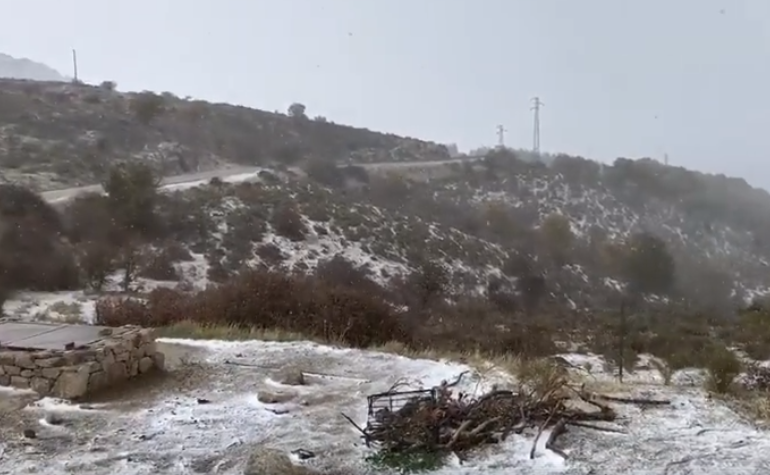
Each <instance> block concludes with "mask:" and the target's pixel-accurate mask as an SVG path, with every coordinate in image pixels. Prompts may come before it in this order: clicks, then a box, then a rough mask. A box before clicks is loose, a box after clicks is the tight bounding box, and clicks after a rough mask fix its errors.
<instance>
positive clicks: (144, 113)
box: [129, 91, 166, 125]
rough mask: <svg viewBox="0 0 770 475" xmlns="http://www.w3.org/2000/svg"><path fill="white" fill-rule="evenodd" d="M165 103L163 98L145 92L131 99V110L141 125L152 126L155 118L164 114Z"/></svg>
mask: <svg viewBox="0 0 770 475" xmlns="http://www.w3.org/2000/svg"><path fill="white" fill-rule="evenodd" d="M165 103H166V101H165V99H164V98H163V96H159V95H157V94H155V93H154V92H151V91H144V92H141V93H139V94H137V95H135V96H134V97H133V98H131V102H129V109H130V110H131V113H132V114H134V117H136V120H138V121H139V122H140V123H141V124H143V125H150V123H151V122H152V121H153V120H154V119H155V118H157V117H158V116H160V115H161V114H162V113H163V112H164V110H165Z"/></svg>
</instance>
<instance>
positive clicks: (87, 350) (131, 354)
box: [0, 326, 164, 399]
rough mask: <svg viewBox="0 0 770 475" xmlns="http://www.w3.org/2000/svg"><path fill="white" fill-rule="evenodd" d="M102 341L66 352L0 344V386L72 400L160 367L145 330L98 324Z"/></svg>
mask: <svg viewBox="0 0 770 475" xmlns="http://www.w3.org/2000/svg"><path fill="white" fill-rule="evenodd" d="M100 334H101V335H103V336H104V338H103V339H102V340H99V341H97V342H95V343H92V344H89V345H87V346H85V347H80V348H74V349H67V350H45V351H22V350H8V349H2V348H0V385H3V386H14V387H17V388H29V389H32V390H34V391H36V392H37V393H39V394H40V395H43V396H54V397H60V398H65V399H77V398H80V397H82V396H85V395H86V394H89V393H92V392H94V391H97V390H100V389H104V388H105V387H107V386H110V385H112V384H116V383H119V382H122V381H125V380H127V379H130V378H133V377H135V376H138V375H140V374H143V373H147V372H150V371H152V370H154V369H163V365H164V356H163V353H160V352H158V351H157V350H156V347H155V335H154V333H153V331H152V330H151V329H147V328H140V327H135V326H125V327H119V328H104V329H103V330H102V331H101V332H100Z"/></svg>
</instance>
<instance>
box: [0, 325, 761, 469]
mask: <svg viewBox="0 0 770 475" xmlns="http://www.w3.org/2000/svg"><path fill="white" fill-rule="evenodd" d="M163 343H164V344H166V345H169V344H173V345H180V344H181V345H189V346H192V347H195V348H196V349H195V351H196V352H199V354H198V356H196V357H195V362H197V363H196V364H200V373H201V374H200V378H198V379H196V380H195V381H194V384H193V383H191V384H188V385H183V386H182V387H178V388H174V390H173V391H166V392H162V391H161V392H160V393H158V394H153V393H152V391H150V390H147V391H143V392H141V393H140V394H138V395H131V394H129V395H127V396H126V397H125V400H123V401H120V402H116V403H109V404H101V405H98V404H97V405H94V406H92V407H91V408H89V409H86V410H80V411H72V410H69V411H62V410H61V409H58V408H57V406H56V404H57V403H56V402H55V401H51V400H48V399H46V400H43V401H39V402H38V403H37V404H36V405H35V406H33V407H30V408H28V409H27V412H28V413H30V414H31V416H34V417H31V419H32V420H34V421H41V420H45V415H46V414H50V413H51V412H60V413H61V416H62V418H63V419H64V421H65V423H64V424H62V425H60V426H51V425H48V424H40V423H38V427H36V428H35V429H36V430H37V431H38V435H39V438H38V439H36V440H34V441H24V440H22V439H21V436H20V435H18V434H15V433H14V435H11V434H10V432H11V430H10V429H9V430H8V431H4V432H3V434H4V435H0V440H2V447H0V453H2V454H3V455H2V457H1V458H0V473H9V474H10V473H13V474H14V475H24V474H33V473H35V474H40V473H44V474H45V475H64V474H71V473H78V474H80V475H86V474H88V475H108V474H109V475H149V474H178V475H181V474H191V473H211V474H214V473H216V474H224V475H236V474H240V473H242V471H243V464H244V463H245V460H246V459H247V458H248V455H249V453H250V452H251V451H252V450H253V449H254V448H255V447H257V446H269V447H272V448H277V449H281V450H285V451H287V452H290V451H292V450H296V449H300V448H302V449H307V450H311V451H313V452H315V453H316V454H317V457H315V458H313V459H310V460H308V461H306V462H301V463H307V464H308V465H311V466H313V467H315V468H318V469H329V468H340V467H343V468H348V469H350V470H351V471H350V473H354V474H364V473H371V472H370V471H369V470H370V469H371V467H369V466H368V465H367V464H366V462H365V461H364V458H365V456H366V454H367V453H368V452H367V450H368V449H366V448H365V447H364V446H363V444H362V443H361V440H360V437H359V434H358V433H357V432H356V431H355V429H354V428H353V427H352V426H351V425H350V424H348V423H347V422H346V421H345V420H344V419H343V418H342V417H341V416H340V412H344V413H346V414H348V415H349V416H351V417H352V418H353V420H355V421H356V422H357V423H359V424H364V422H365V420H366V410H367V407H366V396H367V395H368V394H371V393H376V392H381V391H384V390H387V389H388V388H389V387H391V385H392V384H393V383H394V382H396V380H399V379H402V378H408V380H409V381H411V383H412V386H414V387H419V386H423V387H428V386H432V385H436V384H438V383H440V382H441V381H442V380H453V379H454V378H455V377H456V376H457V375H458V374H460V373H461V372H462V371H472V370H471V368H469V367H467V366H464V365H460V364H453V363H446V362H436V361H429V360H414V359H408V358H404V357H399V356H395V355H391V354H386V353H378V352H366V351H360V350H348V349H337V348H332V347H328V346H321V345H317V344H313V343H307V342H294V343H276V342H261V341H249V342H215V341H186V340H185V341H183V340H163ZM191 358H192V357H191ZM287 367H293V368H297V369H301V370H302V371H304V372H305V373H306V376H307V383H308V384H307V385H305V386H284V385H282V384H280V383H279V382H278V381H279V378H278V376H277V374H276V371H278V370H281V369H285V368H287ZM510 380H511V378H509V377H507V376H505V375H501V374H496V375H492V374H490V373H489V372H488V373H487V374H486V375H484V376H482V375H479V374H478V373H477V372H473V371H472V373H471V374H470V375H469V376H468V377H466V378H464V379H463V383H462V385H461V386H462V387H461V388H460V389H462V390H463V391H468V392H470V393H473V392H476V393H480V392H485V391H487V390H488V389H489V388H490V386H491V385H492V384H494V383H498V384H506V383H509V382H510ZM641 380H646V379H645V378H641ZM628 388H629V390H630V391H632V392H633V393H635V394H636V395H640V396H646V397H662V398H669V399H671V400H672V401H673V404H672V405H671V406H670V407H664V408H648V409H644V410H642V409H640V408H638V407H636V406H629V405H618V406H617V407H616V409H617V410H618V412H619V414H620V415H621V416H622V417H621V420H619V421H617V422H616V423H614V424H613V427H616V428H621V429H623V431H624V433H622V434H617V433H608V432H598V431H594V430H590V429H582V428H571V429H570V431H569V432H568V433H567V434H565V435H564V436H562V438H560V442H559V444H560V446H561V447H564V448H565V449H566V452H567V453H568V454H569V459H568V460H566V461H565V460H562V459H561V457H559V456H558V455H556V454H554V453H552V452H550V451H548V450H546V449H545V448H544V447H542V445H543V443H544V442H541V443H540V445H541V446H540V447H538V450H537V451H536V452H537V456H536V457H535V459H534V460H530V459H529V451H530V448H531V446H532V440H533V435H532V434H523V435H514V436H512V437H510V438H509V439H508V441H506V442H505V443H503V444H499V445H497V446H490V447H486V448H484V449H483V450H481V451H480V452H478V453H476V454H474V455H473V457H472V458H471V460H470V461H469V462H466V463H464V464H463V465H460V464H459V463H458V462H457V461H450V463H449V464H448V465H447V466H446V467H444V468H442V469H440V470H438V471H436V472H434V473H436V474H437V475H461V474H489V475H498V474H499V475H502V474H505V475H509V474H512V473H515V474H517V475H526V474H532V475H545V474H551V473H563V474H583V475H587V474H589V473H590V474H606V475H615V474H619V473H623V474H664V473H665V474H668V475H684V474H690V473H692V474H698V475H708V474H713V475H725V474H734V475H739V474H740V475H742V474H758V473H770V456H768V454H770V436H769V435H768V434H767V433H764V432H761V431H759V430H756V429H754V428H752V427H751V426H750V425H748V424H747V423H745V422H743V421H741V419H740V418H739V417H738V416H737V415H736V414H735V413H733V412H732V411H730V410H728V409H726V408H725V407H723V406H721V405H720V404H718V403H717V402H715V401H711V400H709V399H708V398H707V397H706V396H705V394H704V393H703V392H702V391H701V390H700V389H697V388H682V387H666V386H661V385H655V384H647V383H645V384H632V385H629V386H628ZM265 391H271V392H275V391H286V392H291V393H294V395H295V397H294V398H293V399H292V400H290V401H288V402H286V403H283V404H270V405H268V404H263V403H261V402H259V400H258V395H259V393H260V392H265ZM156 392H157V391H156ZM198 398H205V399H207V400H209V401H210V403H203V404H202V403H200V401H199V400H198ZM60 404H61V403H60ZM65 407H66V406H65ZM544 440H545V437H544V438H543V441H544ZM43 463H45V470H44V471H43V472H41V471H40V470H41V469H40V467H41V466H42V465H41V464H43ZM297 463H300V462H297Z"/></svg>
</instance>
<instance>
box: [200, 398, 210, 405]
mask: <svg viewBox="0 0 770 475" xmlns="http://www.w3.org/2000/svg"><path fill="white" fill-rule="evenodd" d="M197 402H198V404H211V399H206V398H202V397H199V398H198V399H197Z"/></svg>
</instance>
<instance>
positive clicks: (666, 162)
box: [663, 153, 668, 165]
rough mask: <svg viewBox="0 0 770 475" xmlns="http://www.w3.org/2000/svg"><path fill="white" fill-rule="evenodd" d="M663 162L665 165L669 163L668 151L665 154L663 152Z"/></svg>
mask: <svg viewBox="0 0 770 475" xmlns="http://www.w3.org/2000/svg"><path fill="white" fill-rule="evenodd" d="M663 163H664V164H665V165H668V154H667V153H664V154H663Z"/></svg>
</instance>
